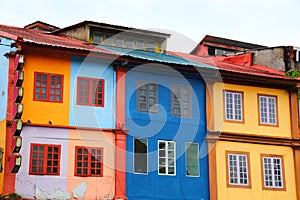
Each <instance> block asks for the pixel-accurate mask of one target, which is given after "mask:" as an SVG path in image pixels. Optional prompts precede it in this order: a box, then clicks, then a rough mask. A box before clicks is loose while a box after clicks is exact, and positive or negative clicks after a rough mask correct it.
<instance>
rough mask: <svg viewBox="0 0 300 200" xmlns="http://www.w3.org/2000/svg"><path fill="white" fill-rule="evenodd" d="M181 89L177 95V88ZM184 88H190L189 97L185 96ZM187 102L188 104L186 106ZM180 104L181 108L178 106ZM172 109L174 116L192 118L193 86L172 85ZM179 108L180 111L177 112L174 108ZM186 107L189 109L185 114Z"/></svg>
mask: <svg viewBox="0 0 300 200" xmlns="http://www.w3.org/2000/svg"><path fill="white" fill-rule="evenodd" d="M176 89H178V90H179V94H177V95H176V93H175V90H176ZM184 90H188V95H189V96H188V99H187V101H186V99H184V98H183V96H184V95H183V92H184ZM186 104H188V105H187V106H186ZM178 106H179V108H178ZM171 109H172V111H171V112H172V116H177V117H185V118H190V117H192V88H191V87H190V86H186V85H172V91H171ZM175 109H179V110H180V113H176V112H175V111H174V110H175ZM184 109H188V113H187V114H185V113H184V112H183V110H184Z"/></svg>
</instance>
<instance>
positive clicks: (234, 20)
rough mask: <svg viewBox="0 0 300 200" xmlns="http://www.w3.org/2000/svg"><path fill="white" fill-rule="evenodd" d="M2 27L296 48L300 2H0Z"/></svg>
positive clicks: (184, 44) (183, 46) (184, 46)
mask: <svg viewBox="0 0 300 200" xmlns="http://www.w3.org/2000/svg"><path fill="white" fill-rule="evenodd" d="M0 5H1V6H0V8H1V11H0V24H5V25H11V26H17V27H24V26H25V25H27V24H30V23H32V22H35V21H37V20H39V21H43V22H46V23H48V24H52V25H55V26H58V27H60V28H64V27H67V26H70V25H73V24H76V23H79V22H81V21H84V20H91V21H96V22H102V23H108V24H114V25H121V26H127V27H133V28H139V29H150V30H157V31H160V32H166V33H171V34H172V36H171V40H170V41H168V46H169V48H168V49H171V50H176V51H183V52H188V51H190V50H192V49H193V47H195V45H196V44H197V43H199V42H200V41H201V39H202V38H203V37H204V36H205V35H213V36H218V37H224V38H228V39H233V40H239V41H244V42H249V43H254V44H260V45H265V46H283V45H291V46H296V47H300V23H299V22H300V17H299V15H300V12H299V10H300V1H299V0H284V1H282V0H251V1H249V0H205V1H203V0H173V1H172V0H106V1H103V0H88V1H82V0H48V1H43V0H22V1H20V0H9V1H4V0H0Z"/></svg>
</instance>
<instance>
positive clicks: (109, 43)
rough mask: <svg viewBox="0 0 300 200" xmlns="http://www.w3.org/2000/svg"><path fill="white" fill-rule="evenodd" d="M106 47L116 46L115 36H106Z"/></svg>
mask: <svg viewBox="0 0 300 200" xmlns="http://www.w3.org/2000/svg"><path fill="white" fill-rule="evenodd" d="M104 43H105V45H107V46H114V45H115V39H114V35H113V34H105V40H104Z"/></svg>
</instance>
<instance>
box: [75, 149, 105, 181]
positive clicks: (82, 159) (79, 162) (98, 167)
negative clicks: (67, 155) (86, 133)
mask: <svg viewBox="0 0 300 200" xmlns="http://www.w3.org/2000/svg"><path fill="white" fill-rule="evenodd" d="M102 161H103V148H97V147H89V148H87V147H78V146H77V147H76V150H75V175H76V176H103V163H102Z"/></svg>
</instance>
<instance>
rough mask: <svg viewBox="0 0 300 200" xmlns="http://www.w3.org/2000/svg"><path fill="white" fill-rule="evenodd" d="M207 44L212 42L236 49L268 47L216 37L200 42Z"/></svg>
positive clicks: (208, 36) (209, 37)
mask: <svg viewBox="0 0 300 200" xmlns="http://www.w3.org/2000/svg"><path fill="white" fill-rule="evenodd" d="M205 42H211V43H216V44H222V45H228V46H235V47H240V48H243V49H258V48H266V46H263V45H258V44H252V43H248V42H241V41H237V40H231V39H226V38H221V37H216V36H211V35H206V36H205V37H204V38H203V39H202V41H201V42H200V45H201V44H203V43H205Z"/></svg>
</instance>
